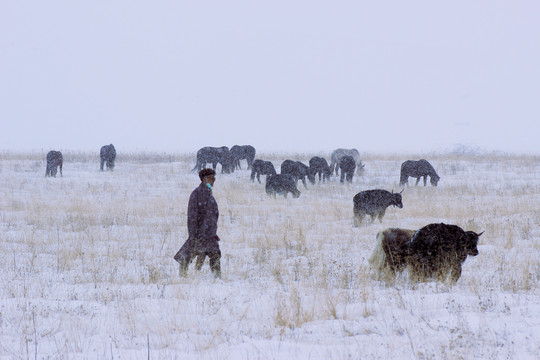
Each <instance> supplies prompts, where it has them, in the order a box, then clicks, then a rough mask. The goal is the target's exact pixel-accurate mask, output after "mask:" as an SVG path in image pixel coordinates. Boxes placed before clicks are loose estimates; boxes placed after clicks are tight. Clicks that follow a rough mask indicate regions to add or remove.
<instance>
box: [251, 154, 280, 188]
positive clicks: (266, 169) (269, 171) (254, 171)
mask: <svg viewBox="0 0 540 360" xmlns="http://www.w3.org/2000/svg"><path fill="white" fill-rule="evenodd" d="M255 175H256V176H257V180H258V181H259V184H260V183H261V177H260V176H261V175H266V177H267V178H268V175H276V168H275V167H274V164H272V162H270V161H264V160H260V159H257V160H255V161H253V164H252V165H251V181H253V182H254V181H255Z"/></svg>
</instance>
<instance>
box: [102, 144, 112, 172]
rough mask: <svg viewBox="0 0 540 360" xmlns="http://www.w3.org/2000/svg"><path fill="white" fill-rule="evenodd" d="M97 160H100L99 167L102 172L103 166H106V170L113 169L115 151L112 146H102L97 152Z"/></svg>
mask: <svg viewBox="0 0 540 360" xmlns="http://www.w3.org/2000/svg"><path fill="white" fill-rule="evenodd" d="M99 158H100V159H101V164H100V166H99V168H100V170H101V171H103V165H105V164H106V165H107V170H111V171H112V170H113V169H114V162H115V160H116V149H115V148H114V145H113V144H110V145H104V146H102V147H101V150H100V151H99Z"/></svg>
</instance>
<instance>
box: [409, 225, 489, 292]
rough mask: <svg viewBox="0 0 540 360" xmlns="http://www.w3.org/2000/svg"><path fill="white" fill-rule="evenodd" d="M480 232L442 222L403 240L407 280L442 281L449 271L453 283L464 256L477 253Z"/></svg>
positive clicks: (426, 227) (459, 275) (456, 279)
mask: <svg viewBox="0 0 540 360" xmlns="http://www.w3.org/2000/svg"><path fill="white" fill-rule="evenodd" d="M482 234H483V232H481V233H480V234H477V233H475V232H474V231H464V230H463V229H462V228H460V227H459V226H456V225H448V224H442V223H441V224H429V225H427V226H424V227H423V228H421V229H420V230H418V231H417V232H416V233H415V234H414V236H413V237H412V239H411V241H409V242H408V243H406V245H407V246H406V247H407V257H406V265H407V266H408V268H409V272H410V275H411V279H412V280H414V281H424V280H427V279H432V278H434V279H436V280H439V281H445V280H446V278H447V276H448V273H450V280H451V281H452V282H453V283H455V282H457V281H458V279H459V278H460V277H461V264H462V263H463V262H464V261H465V260H466V259H467V256H468V255H471V256H476V255H478V247H477V245H478V239H479V238H480V235H482Z"/></svg>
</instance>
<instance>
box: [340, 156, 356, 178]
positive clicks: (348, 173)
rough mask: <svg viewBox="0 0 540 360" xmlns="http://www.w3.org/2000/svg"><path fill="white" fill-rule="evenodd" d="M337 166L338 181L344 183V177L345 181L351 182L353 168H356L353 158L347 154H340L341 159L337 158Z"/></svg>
mask: <svg viewBox="0 0 540 360" xmlns="http://www.w3.org/2000/svg"><path fill="white" fill-rule="evenodd" d="M338 167H339V169H340V173H341V175H340V178H339V182H341V183H344V182H345V177H346V178H347V182H348V183H352V180H353V176H354V170H356V162H355V161H354V158H353V157H352V156H349V155H345V156H342V157H341V159H339V162H338Z"/></svg>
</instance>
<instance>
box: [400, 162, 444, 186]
mask: <svg viewBox="0 0 540 360" xmlns="http://www.w3.org/2000/svg"><path fill="white" fill-rule="evenodd" d="M409 176H410V177H413V178H416V185H418V182H419V181H420V178H421V177H423V178H424V186H426V181H427V177H428V176H429V177H430V180H429V181H430V183H431V185H432V186H437V183H438V182H439V180H440V179H441V178H440V176H439V175H437V172H435V169H434V168H433V166H431V164H430V163H429V162H428V161H427V160H425V159H421V160H418V161H414V160H407V161H405V162H404V163H403V164H401V175H400V177H399V184H400V185H401V186H404V185H405V184H407V186H409Z"/></svg>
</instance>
